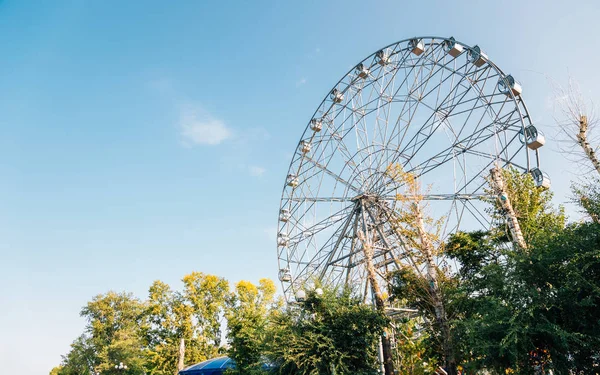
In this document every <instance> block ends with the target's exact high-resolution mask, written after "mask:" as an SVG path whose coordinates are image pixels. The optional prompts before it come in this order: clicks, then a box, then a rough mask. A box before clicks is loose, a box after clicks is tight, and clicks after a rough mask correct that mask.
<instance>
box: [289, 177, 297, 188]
mask: <svg viewBox="0 0 600 375" xmlns="http://www.w3.org/2000/svg"><path fill="white" fill-rule="evenodd" d="M287 185H288V186H291V187H296V186H298V176H296V175H295V174H288V176H287Z"/></svg>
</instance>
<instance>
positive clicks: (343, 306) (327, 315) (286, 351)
mask: <svg viewBox="0 0 600 375" xmlns="http://www.w3.org/2000/svg"><path fill="white" fill-rule="evenodd" d="M388 324H389V322H388V319H387V318H386V317H385V316H384V315H383V314H381V313H380V312H379V311H377V310H374V309H373V308H372V306H368V305H363V304H361V301H359V300H357V299H355V298H352V297H351V295H350V292H347V291H345V292H342V293H338V292H336V291H334V290H325V292H324V294H323V295H319V294H317V293H315V292H311V293H309V294H308V296H307V299H306V301H305V302H304V303H303V305H302V306H293V307H289V308H288V309H286V310H283V311H279V312H277V313H276V314H274V315H273V318H272V320H271V323H270V324H269V337H268V340H267V341H266V342H267V344H268V345H267V351H266V352H267V356H268V357H269V359H270V360H271V361H272V363H274V364H275V365H277V366H278V368H279V373H281V374H289V375H325V374H338V375H345V374H375V373H376V372H377V367H378V361H377V347H378V342H379V338H380V336H381V335H382V334H383V332H384V328H385V327H386V326H387V325H388Z"/></svg>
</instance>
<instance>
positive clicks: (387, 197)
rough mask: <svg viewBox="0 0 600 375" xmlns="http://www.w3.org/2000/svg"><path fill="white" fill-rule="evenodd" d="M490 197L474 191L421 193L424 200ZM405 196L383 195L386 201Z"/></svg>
mask: <svg viewBox="0 0 600 375" xmlns="http://www.w3.org/2000/svg"><path fill="white" fill-rule="evenodd" d="M487 197H489V194H484V193H474V194H422V195H419V198H421V199H422V200H424V201H453V200H480V199H483V198H487ZM403 198H404V196H403V195H402V194H393V195H384V196H381V199H382V200H385V201H400V200H402V199H403Z"/></svg>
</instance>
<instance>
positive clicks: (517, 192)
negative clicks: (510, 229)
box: [490, 168, 566, 244]
mask: <svg viewBox="0 0 600 375" xmlns="http://www.w3.org/2000/svg"><path fill="white" fill-rule="evenodd" d="M502 177H503V180H504V184H505V189H506V192H507V193H508V197H509V199H510V201H511V203H512V206H513V209H514V211H515V214H516V216H517V219H518V221H519V225H520V227H521V231H522V232H523V236H524V237H525V242H526V243H528V244H530V243H532V242H535V240H536V239H538V238H540V237H544V236H548V235H554V234H556V233H559V232H560V230H561V229H562V228H564V226H565V222H566V217H565V214H564V208H563V207H559V208H558V209H554V208H553V207H552V203H551V202H552V197H553V193H552V192H551V191H550V190H547V189H544V188H538V187H536V186H535V182H534V181H533V178H532V177H531V175H530V174H528V173H526V174H523V173H521V172H520V171H519V170H517V169H515V168H510V169H503V170H502ZM493 203H494V204H493V205H492V209H491V210H490V213H491V214H492V217H493V218H495V219H496V221H497V222H499V223H501V225H502V226H501V227H498V228H496V229H497V230H499V233H498V234H502V233H504V234H505V233H507V230H506V228H504V225H505V224H504V220H503V212H502V210H501V208H500V206H499V204H498V203H497V202H496V201H494V202H493ZM504 240H505V241H508V237H504Z"/></svg>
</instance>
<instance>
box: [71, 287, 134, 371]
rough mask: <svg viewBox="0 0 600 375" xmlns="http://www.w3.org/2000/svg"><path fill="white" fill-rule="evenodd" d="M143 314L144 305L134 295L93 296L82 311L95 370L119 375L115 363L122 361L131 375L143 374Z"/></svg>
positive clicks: (108, 294) (112, 293)
mask: <svg viewBox="0 0 600 375" xmlns="http://www.w3.org/2000/svg"><path fill="white" fill-rule="evenodd" d="M144 311H145V308H144V304H143V303H142V302H141V301H140V300H138V299H137V298H135V297H133V296H132V295H131V294H127V293H115V292H108V293H106V294H104V295H98V296H96V297H94V298H93V299H92V301H90V302H88V304H87V305H86V306H85V307H84V308H83V309H82V310H81V316H83V317H84V318H86V320H87V325H86V334H87V337H88V339H87V342H88V343H89V346H90V348H91V350H92V351H93V353H94V358H95V359H94V366H93V369H94V370H95V371H100V372H101V373H102V374H112V373H115V374H116V373H117V372H116V370H115V369H114V366H115V364H118V363H120V362H123V363H124V364H126V365H127V366H128V368H129V373H130V374H131V375H137V374H143V373H144V370H145V353H144V352H143V348H144V342H143V337H142V334H143V332H144V330H145V321H144Z"/></svg>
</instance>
